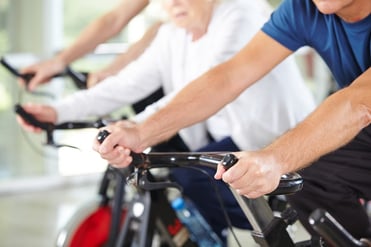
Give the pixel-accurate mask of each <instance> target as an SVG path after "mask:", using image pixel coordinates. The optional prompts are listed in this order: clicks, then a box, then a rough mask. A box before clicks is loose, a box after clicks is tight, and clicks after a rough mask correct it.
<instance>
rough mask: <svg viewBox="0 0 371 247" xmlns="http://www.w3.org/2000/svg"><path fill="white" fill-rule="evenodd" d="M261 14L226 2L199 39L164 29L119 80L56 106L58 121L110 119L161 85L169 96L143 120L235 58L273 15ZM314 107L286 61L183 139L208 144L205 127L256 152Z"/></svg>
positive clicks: (257, 7)
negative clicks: (113, 112) (119, 110)
mask: <svg viewBox="0 0 371 247" xmlns="http://www.w3.org/2000/svg"><path fill="white" fill-rule="evenodd" d="M264 11H265V9H263V8H262V5H261V4H260V1H256V0H241V1H228V2H224V3H222V4H220V5H219V6H218V7H217V8H216V9H215V10H214V13H213V16H212V19H211V21H210V24H209V27H208V30H207V33H206V34H205V35H204V36H203V37H201V38H200V39H199V40H197V41H192V37H191V36H190V34H189V33H187V32H186V30H184V29H182V28H178V27H176V26H175V25H173V24H165V25H163V26H162V27H161V28H160V30H159V32H158V34H157V36H156V38H155V40H154V41H153V42H152V44H151V46H150V47H149V48H148V49H147V50H146V51H145V52H144V53H143V55H142V56H141V57H139V58H138V59H137V60H136V61H134V62H132V63H131V64H130V65H129V66H128V67H126V68H125V69H123V70H122V71H121V72H120V73H119V74H118V75H116V76H113V77H109V78H107V79H106V80H104V81H103V82H101V83H100V84H98V85H97V86H95V87H93V88H91V89H89V90H85V91H81V92H78V93H76V94H74V95H72V96H71V97H67V98H66V99H63V100H61V101H59V102H58V103H56V104H55V105H54V106H55V108H56V110H57V114H58V122H65V121H72V120H80V119H83V118H85V117H87V116H102V115H105V114H107V113H110V112H112V111H113V110H116V109H117V108H120V107H122V106H124V105H128V104H132V103H134V102H136V101H138V100H139V99H142V98H144V97H145V96H147V95H149V94H150V93H151V92H153V91H154V90H155V89H157V88H159V87H160V86H162V87H163V89H164V92H165V94H166V95H167V96H165V97H164V98H163V99H161V100H160V101H159V102H156V103H155V104H153V105H151V106H149V107H147V109H146V110H145V111H144V112H143V113H141V114H139V115H137V116H136V117H135V118H134V120H135V121H137V122H140V121H143V120H144V119H146V118H147V117H148V116H149V115H150V114H152V113H154V112H155V111H157V110H158V109H160V108H161V107H163V106H164V105H166V103H167V102H169V100H170V99H171V98H172V97H174V95H176V93H177V92H178V91H179V90H181V89H182V88H183V87H184V86H185V85H186V84H188V83H189V82H190V81H192V80H193V79H195V78H197V77H198V76H200V75H201V74H203V73H204V72H206V71H207V70H209V69H210V68H212V67H214V66H215V65H217V64H219V63H221V62H223V61H225V60H227V59H229V58H230V57H232V56H233V55H234V54H236V53H237V52H238V51H239V50H240V49H241V48H242V47H243V46H244V45H245V44H246V43H247V42H248V41H249V40H250V39H251V37H252V36H253V35H254V34H255V33H256V32H257V31H258V30H259V29H260V27H261V26H262V24H263V23H264V22H265V20H266V19H267V18H268V16H267V15H266V13H265V12H264ZM221 93H222V92H221ZM217 98H218V96H217V95H215V99H210V100H217ZM200 107H202V106H200ZM313 108H314V101H313V98H312V95H311V93H310V92H309V90H308V89H307V88H306V86H305V84H304V82H303V79H302V78H301V76H300V73H299V71H298V69H297V67H296V64H295V62H294V61H293V60H292V59H289V60H287V61H285V62H284V63H282V64H281V65H279V66H278V67H277V68H276V69H275V70H273V71H272V72H271V73H269V74H268V75H267V76H265V77H264V78H263V79H261V80H260V81H259V82H258V83H256V84H255V85H253V86H252V87H251V88H249V89H248V90H246V91H245V92H244V93H243V94H241V95H240V96H239V97H238V98H237V99H236V100H235V101H233V102H232V103H230V104H228V105H227V106H226V107H224V108H223V109H222V110H221V111H220V112H218V113H217V114H216V115H215V116H213V117H211V118H209V119H208V120H207V121H206V122H204V123H199V124H196V125H194V126H191V127H188V128H185V129H183V130H181V131H180V132H179V134H180V135H181V136H182V138H183V140H184V141H185V143H186V144H187V145H188V146H189V147H190V149H191V150H196V149H198V148H200V147H202V146H204V145H205V144H206V143H207V141H208V139H207V131H206V130H208V131H209V132H210V133H211V135H212V136H213V137H214V138H215V139H216V140H219V139H220V138H223V137H226V136H231V137H232V139H233V140H234V142H235V143H236V144H237V145H238V146H239V148H241V149H249V150H251V149H257V148H261V147H262V146H264V145H266V144H268V143H270V142H271V141H272V140H273V139H274V138H276V137H277V136H279V135H280V134H282V133H283V132H284V131H286V130H288V129H289V128H291V127H293V126H294V125H296V124H297V123H298V122H299V121H300V120H302V119H303V118H304V117H305V116H306V115H307V114H308V113H309V112H310V111H311V110H312V109H313ZM179 110H180V111H181V110H182V109H179ZM184 114H192V113H187V112H185V113H184Z"/></svg>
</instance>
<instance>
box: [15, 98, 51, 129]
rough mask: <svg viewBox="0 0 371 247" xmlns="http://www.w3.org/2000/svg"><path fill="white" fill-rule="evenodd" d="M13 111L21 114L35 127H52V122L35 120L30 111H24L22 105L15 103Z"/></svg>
mask: <svg viewBox="0 0 371 247" xmlns="http://www.w3.org/2000/svg"><path fill="white" fill-rule="evenodd" d="M14 111H15V112H16V113H17V114H18V115H19V116H21V117H22V118H23V119H24V120H25V121H26V122H27V123H29V124H31V125H33V126H35V127H38V128H40V129H43V130H50V129H51V128H53V126H54V124H52V123H48V122H41V121H39V120H37V119H36V118H35V117H34V116H33V115H31V114H30V113H28V112H26V111H25V110H24V109H23V107H22V106H21V105H19V104H16V105H15V106H14Z"/></svg>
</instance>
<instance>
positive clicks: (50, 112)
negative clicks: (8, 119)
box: [17, 103, 57, 133]
mask: <svg viewBox="0 0 371 247" xmlns="http://www.w3.org/2000/svg"><path fill="white" fill-rule="evenodd" d="M22 107H23V109H24V110H25V111H26V112H28V113H29V114H31V115H33V116H34V117H35V118H36V119H37V120H39V121H40V122H48V123H55V122H56V120H57V112H56V111H55V109H54V108H53V107H51V106H47V105H39V104H32V103H29V104H25V105H23V106H22ZM17 122H18V123H19V124H20V125H21V126H22V127H23V128H24V129H25V130H27V131H30V132H35V133H40V132H41V131H42V130H41V129H40V128H38V127H35V126H33V125H31V124H29V123H28V122H26V121H25V120H24V119H23V118H22V117H20V116H18V115H17Z"/></svg>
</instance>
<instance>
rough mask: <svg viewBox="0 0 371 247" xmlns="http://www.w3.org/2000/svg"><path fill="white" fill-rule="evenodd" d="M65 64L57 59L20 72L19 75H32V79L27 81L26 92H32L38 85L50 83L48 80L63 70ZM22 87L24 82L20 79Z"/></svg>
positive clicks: (31, 66)
mask: <svg viewBox="0 0 371 247" xmlns="http://www.w3.org/2000/svg"><path fill="white" fill-rule="evenodd" d="M65 67H66V64H64V63H63V61H62V60H61V59H59V58H57V57H54V58H51V59H49V60H45V61H43V62H39V63H36V64H33V65H30V66H28V67H25V68H23V69H22V70H20V73H21V74H34V76H33V78H32V79H31V80H30V81H29V84H28V88H27V89H28V90H30V91H33V90H34V89H35V88H36V87H37V86H39V85H40V84H43V83H46V82H48V81H50V79H51V78H52V77H53V76H54V75H56V74H59V73H61V72H63V70H64V69H65ZM20 83H21V84H22V85H26V82H25V81H24V80H22V79H20Z"/></svg>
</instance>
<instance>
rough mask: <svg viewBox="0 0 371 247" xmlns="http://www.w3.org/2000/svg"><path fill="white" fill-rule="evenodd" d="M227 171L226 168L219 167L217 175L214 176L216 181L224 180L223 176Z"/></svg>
mask: <svg viewBox="0 0 371 247" xmlns="http://www.w3.org/2000/svg"><path fill="white" fill-rule="evenodd" d="M225 171H226V170H225V168H224V167H223V166H222V165H218V168H217V169H216V173H215V175H214V178H215V179H218V180H219V179H222V176H223V174H224V172H225Z"/></svg>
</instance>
